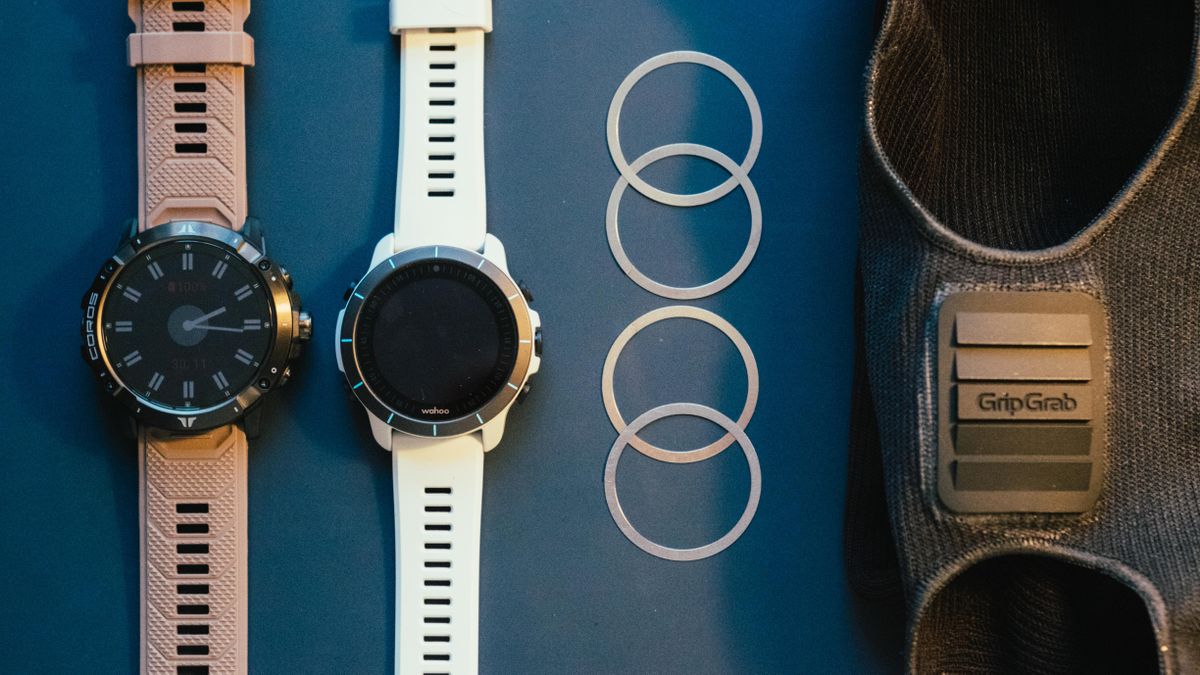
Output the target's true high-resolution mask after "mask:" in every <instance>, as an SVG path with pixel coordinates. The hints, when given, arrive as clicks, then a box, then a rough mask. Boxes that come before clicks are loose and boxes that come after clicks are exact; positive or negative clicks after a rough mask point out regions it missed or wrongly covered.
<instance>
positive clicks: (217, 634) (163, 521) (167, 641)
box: [138, 425, 247, 675]
mask: <svg viewBox="0 0 1200 675" xmlns="http://www.w3.org/2000/svg"><path fill="white" fill-rule="evenodd" d="M138 440H139V446H140V448H141V451H140V453H139V460H138V467H139V473H140V475H141V486H142V489H141V498H140V500H139V503H140V507H141V509H140V511H141V548H142V561H143V564H142V583H141V586H142V650H141V652H142V656H141V664H142V665H141V670H142V673H143V674H153V675H158V674H160V673H162V674H167V673H169V674H170V675H237V674H243V673H245V672H246V670H247V666H246V664H247V661H246V587H247V584H246V570H247V561H246V456H247V448H246V434H245V432H244V431H243V430H242V429H241V427H238V426H235V425H230V426H226V427H220V428H218V429H213V430H212V431H207V432H204V433H200V434H191V435H186V436H185V435H172V434H169V433H166V432H162V431H157V430H152V429H146V428H143V429H142V430H141V431H140V432H139V439H138Z"/></svg>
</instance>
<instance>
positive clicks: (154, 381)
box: [148, 372, 167, 391]
mask: <svg viewBox="0 0 1200 675" xmlns="http://www.w3.org/2000/svg"><path fill="white" fill-rule="evenodd" d="M166 379H167V378H165V377H163V374H162V373H157V372H156V373H154V374H153V375H151V376H150V384H149V385H148V386H149V387H150V391H158V390H159V388H160V387H162V385H163V381H164V380H166Z"/></svg>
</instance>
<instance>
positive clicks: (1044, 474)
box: [938, 291, 1108, 513]
mask: <svg viewBox="0 0 1200 675" xmlns="http://www.w3.org/2000/svg"><path fill="white" fill-rule="evenodd" d="M1107 343H1108V338H1107V320H1106V316H1105V313H1104V308H1103V306H1102V305H1101V304H1100V303H1099V302H1098V301H1097V300H1096V299H1095V298H1093V297H1091V296H1089V295H1087V294H1084V293H1077V292H1046V291H1031V292H967V293H956V294H952V295H950V296H948V297H947V298H946V299H945V301H944V302H943V303H942V305H941V307H940V309H939V312H938V494H939V497H940V499H941V502H942V504H943V505H945V506H946V507H947V508H949V509H950V510H952V511H955V512H958V513H1084V512H1086V511H1088V510H1090V509H1091V508H1092V507H1093V506H1094V505H1095V503H1096V500H1097V498H1098V497H1099V491H1100V486H1101V484H1102V482H1103V474H1104V444H1105V420H1104V411H1105V408H1106V396H1107V375H1106V354H1105V350H1106V348H1107Z"/></svg>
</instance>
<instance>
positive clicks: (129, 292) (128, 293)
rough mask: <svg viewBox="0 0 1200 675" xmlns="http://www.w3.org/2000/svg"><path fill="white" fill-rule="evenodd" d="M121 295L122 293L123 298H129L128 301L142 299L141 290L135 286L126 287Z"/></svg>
mask: <svg viewBox="0 0 1200 675" xmlns="http://www.w3.org/2000/svg"><path fill="white" fill-rule="evenodd" d="M121 295H124V296H125V299H126V300H129V301H130V302H137V301H138V300H141V299H142V292H141V291H139V290H137V289H136V288H126V289H125V292H124V293H122V294H121Z"/></svg>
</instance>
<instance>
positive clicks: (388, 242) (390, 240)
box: [364, 234, 397, 276]
mask: <svg viewBox="0 0 1200 675" xmlns="http://www.w3.org/2000/svg"><path fill="white" fill-rule="evenodd" d="M395 242H396V235H394V234H389V235H387V236H385V237H384V238H383V239H380V240H379V243H378V244H375V252H374V253H373V254H372V255H371V266H370V267H368V268H367V271H370V270H373V269H375V267H376V266H377V265H382V264H383V261H384V260H387V259H388V258H390V257H392V256H393V255H395V254H396V253H397V251H396V250H395ZM364 276H366V275H364Z"/></svg>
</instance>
